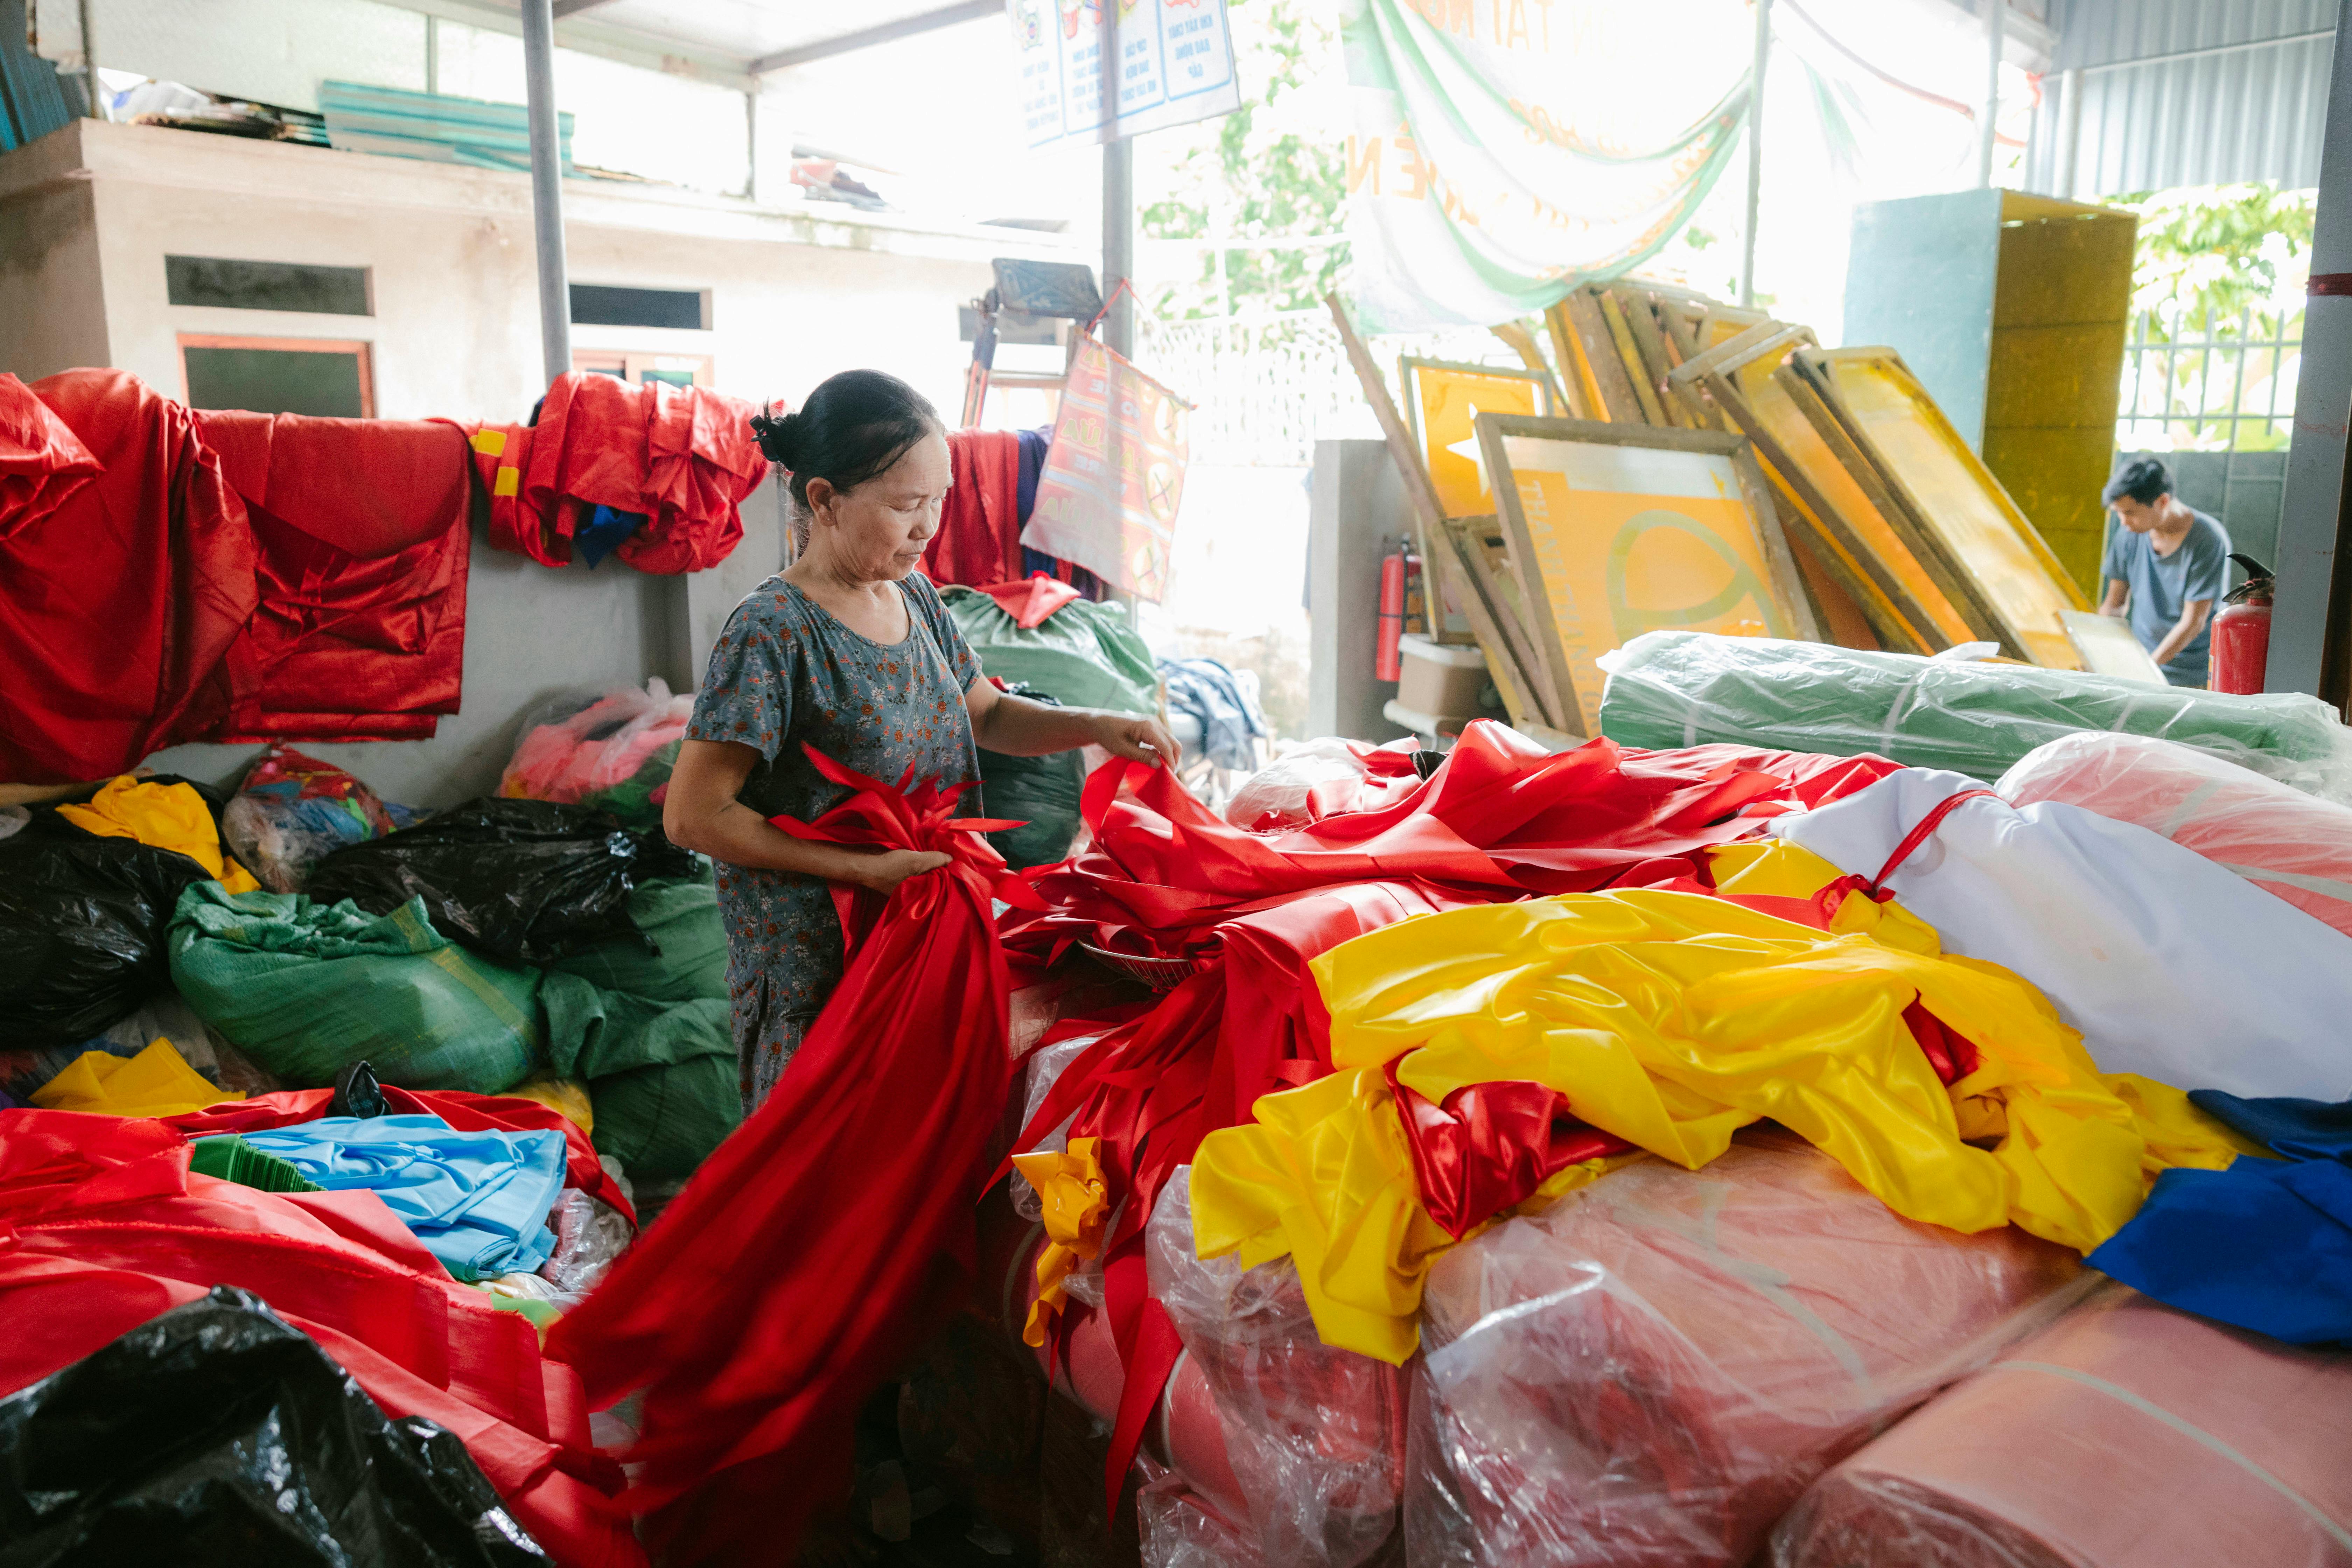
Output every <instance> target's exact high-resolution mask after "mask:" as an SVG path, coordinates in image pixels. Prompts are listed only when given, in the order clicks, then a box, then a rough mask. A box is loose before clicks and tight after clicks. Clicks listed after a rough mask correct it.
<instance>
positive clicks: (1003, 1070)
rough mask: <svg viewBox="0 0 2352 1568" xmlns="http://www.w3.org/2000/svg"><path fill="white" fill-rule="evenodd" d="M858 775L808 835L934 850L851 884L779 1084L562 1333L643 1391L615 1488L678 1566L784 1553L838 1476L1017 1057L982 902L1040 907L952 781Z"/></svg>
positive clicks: (970, 1212)
mask: <svg viewBox="0 0 2352 1568" xmlns="http://www.w3.org/2000/svg"><path fill="white" fill-rule="evenodd" d="M809 755H810V758H811V760H812V761H813V762H814V763H815V764H816V766H817V768H818V770H819V771H820V772H821V773H824V775H825V777H827V778H828V779H831V780H833V781H834V782H835V783H836V784H843V785H845V786H847V787H850V788H852V789H854V790H856V794H855V795H851V796H850V797H849V798H848V799H847V800H845V802H843V803H842V804H841V805H838V806H836V807H835V808H834V809H833V810H832V811H829V812H827V813H826V814H825V815H824V816H822V817H820V818H819V819H818V820H817V821H815V822H814V823H810V824H802V823H798V822H794V821H793V820H792V819H790V818H785V817H780V818H777V819H776V826H779V827H780V828H782V829H783V830H784V831H786V832H788V833H792V834H793V835H794V836H796V837H803V838H806V839H809V840H811V841H814V842H820V843H830V844H849V845H864V846H874V847H882V848H888V849H924V850H939V851H943V852H945V853H946V854H948V855H950V857H952V859H951V861H950V864H949V865H948V866H946V867H944V868H940V870H937V871H932V872H927V873H925V874H924V875H922V876H919V877H913V878H909V879H908V880H906V881H905V882H903V883H901V884H899V886H898V889H897V890H895V891H894V892H892V893H891V895H890V896H889V897H888V899H887V900H884V899H880V898H877V897H876V896H874V895H872V894H870V893H862V892H857V891H855V890H853V889H835V905H836V908H837V909H839V910H840V912H841V916H842V929H843V931H844V932H845V934H846V938H847V942H848V947H849V960H848V964H847V968H846V972H845V973H844V975H843V976H842V980H841V984H840V985H839V986H838V987H837V988H836V989H835V992H834V994H833V997H832V999H831V1000H830V1001H829V1002H828V1003H827V1004H826V1005H825V1008H824V1012H823V1014H822V1015H820V1016H819V1017H818V1019H817V1021H816V1023H815V1024H814V1026H813V1027H812V1028H811V1029H810V1031H809V1034H808V1037H807V1039H806V1040H805V1041H804V1042H803V1045H802V1047H801V1049H800V1053H799V1054H798V1055H797V1056H795V1057H794V1058H793V1061H792V1064H791V1065H790V1066H789V1067H788V1068H786V1069H785V1072H784V1075H783V1077H782V1080H781V1081H780V1082H779V1083H778V1084H777V1085H776V1088H775V1089H774V1091H773V1092H772V1093H771V1094H770V1095H769V1097H768V1099H767V1101H766V1102H765V1103H764V1104H763V1105H762V1106H761V1108H760V1109H759V1110H757V1111H756V1112H754V1113H753V1114H752V1116H751V1119H750V1120H749V1121H746V1122H745V1123H744V1124H743V1126H742V1127H741V1128H740V1130H739V1131H736V1133H735V1134H734V1135H733V1136H732V1137H730V1138H729V1139H728V1140H727V1142H725V1143H723V1144H721V1145H720V1146H719V1152H717V1153H716V1154H714V1155H712V1156H711V1158H710V1159H709V1161H708V1162H706V1163H704V1165H703V1166H702V1168H701V1169H700V1170H699V1171H698V1172H697V1173H695V1176H694V1179H693V1180H692V1181H691V1182H690V1183H688V1185H687V1188H686V1190H685V1191H684V1192H683V1193H681V1194H679V1195H678V1196H677V1199H676V1200H675V1201H674V1202H673V1203H672V1204H671V1205H670V1206H669V1208H668V1210H667V1211H666V1213H665V1215H664V1216H663V1218H662V1221H661V1223H660V1224H659V1225H656V1226H653V1227H651V1228H650V1229H649V1230H647V1231H646V1234H645V1236H644V1237H642V1238H641V1239H640V1240H639V1241H638V1243H637V1245H636V1246H635V1247H633V1248H632V1249H631V1250H630V1251H629V1252H628V1253H626V1254H625V1255H624V1257H623V1258H622V1259H621V1261H620V1262H619V1264H618V1265H616V1266H615V1267H614V1270H613V1272H612V1273H611V1274H610V1275H609V1276H607V1278H606V1279H605V1280H604V1283H603V1284H602V1285H600V1286H599V1287H598V1288H597V1289H595V1290H594V1291H593V1293H592V1294H591V1295H590V1296H589V1298H588V1300H586V1301H585V1302H583V1304H582V1305H581V1306H580V1307H579V1308H578V1309H576V1310H574V1311H572V1313H571V1314H569V1315H568V1316H567V1317H565V1319H564V1320H563V1321H562V1322H561V1323H559V1324H558V1325H556V1327H555V1328H554V1330H553V1331H551V1333H550V1335H549V1339H548V1351H549V1353H550V1354H551V1355H555V1356H559V1357H561V1358H562V1360H564V1361H565V1362H567V1363H570V1364H571V1365H572V1366H573V1367H575V1368H577V1369H578V1370H579V1372H580V1374H581V1376H582V1378H583V1381H584V1383H585V1385H586V1387H587V1390H588V1395H589V1399H590V1401H591V1405H592V1407H593V1408H599V1409H601V1408H603V1407H604V1405H607V1404H609V1403H611V1402H612V1401H613V1400H614V1399H617V1398H619V1397H620V1396H621V1395H623V1394H627V1393H628V1392H630V1391H631V1390H633V1389H636V1388H643V1389H645V1391H646V1396H645V1405H644V1416H645V1419H644V1425H643V1428H642V1431H643V1436H641V1437H640V1439H639V1441H638V1443H637V1445H636V1446H635V1447H634V1448H632V1449H631V1450H630V1453H629V1463H630V1466H631V1469H632V1471H633V1473H634V1474H635V1488H634V1489H633V1490H632V1491H631V1492H630V1494H629V1495H628V1497H627V1498H626V1499H625V1501H626V1502H627V1503H629V1505H630V1506H632V1507H635V1508H637V1509H639V1510H657V1511H656V1512H655V1513H654V1516H653V1517H652V1518H651V1519H650V1520H649V1521H648V1524H647V1528H648V1534H649V1536H650V1537H651V1538H652V1542H653V1544H654V1545H655V1547H656V1552H657V1553H658V1554H659V1555H660V1556H661V1557H662V1558H663V1560H664V1561H665V1562H669V1563H699V1562H728V1563H734V1562H787V1561H790V1560H791V1557H792V1552H793V1543H794V1542H796V1540H797V1539H798V1536H799V1534H800V1532H801V1531H802V1529H803V1526H804V1525H805V1523H806V1521H807V1520H808V1519H809V1517H810V1516H811V1513H812V1511H813V1510H814V1509H816V1508H818V1507H820V1506H822V1502H823V1500H824V1498H825V1497H826V1496H827V1495H828V1493H829V1492H831V1493H833V1494H835V1495H837V1494H839V1493H840V1492H841V1491H842V1490H843V1489H845V1487H846V1484H847V1481H848V1479H849V1478H848V1454H849V1445H850V1426H851V1422H852V1420H853V1418H854V1416H855V1415H856V1407H857V1405H858V1403H859V1402H860V1401H861V1400H862V1399H863V1398H864V1397H865V1395H866V1394H867V1393H869V1392H870V1391H871V1390H872V1389H873V1388H874V1387H876V1386H877V1384H879V1383H880V1382H881V1380H882V1379H883V1378H885V1377H886V1376H887V1375H888V1374H889V1373H891V1372H892V1371H893V1370H895V1367H896V1364H897V1363H898V1361H899V1359H900V1358H901V1357H903V1356H904V1355H905V1354H907V1353H908V1352H910V1351H911V1350H912V1348H913V1346H914V1345H915V1344H916V1343H917V1342H918V1341H919V1338H920V1336H921V1334H922V1333H923V1331H925V1329H926V1328H927V1327H928V1326H929V1324H930V1323H931V1322H933V1321H936V1320H937V1319H938V1317H939V1316H940V1314H941V1313H942V1312H943V1311H944V1310H946V1308H947V1306H948V1305H949V1304H950V1303H951V1301H952V1300H953V1297H954V1295H955V1293H956V1290H957V1289H960V1287H961V1284H962V1282H963V1281H965V1280H966V1279H969V1277H970V1275H971V1270H972V1268H973V1262H974V1257H975V1253H974V1248H975V1245H976V1242H975V1219H974V1210H975V1205H976V1202H977V1199H978V1197H979V1195H980V1193H981V1191H982V1177H983V1176H985V1175H986V1173H987V1164H986V1162H987V1156H988V1145H989V1141H990V1139H991V1137H992V1134H993V1133H994V1131H995V1130H996V1127H997V1124H998V1121H999V1120H1000V1118H1001V1117H1002V1115H1003V1106H1004V1100H1005V1094H1006V1090H1007V1088H1008V1085H1009V1081H1010V1075H1011V1058H1010V1053H1009V1052H1008V1050H1007V1048H1006V1045H1005V1026H1006V1016H1007V993H1008V985H1007V978H1006V972H1005V964H1004V960H1003V953H1002V952H1001V951H1000V949H999V948H998V945H997V941H996V935H995V924H994V920H993V916H992V904H991V900H992V898H1003V899H1007V900H1024V901H1029V902H1034V898H1033V897H1032V895H1030V894H1029V892H1028V890H1027V889H1026V886H1025V885H1024V883H1022V882H1021V881H1020V880H1019V879H1017V878H1014V877H1013V876H1012V875H1011V874H1010V873H1009V872H1008V871H1007V870H1006V868H1005V866H1004V863H1003V859H1002V858H999V857H998V856H997V854H996V853H995V851H994V850H993V849H992V848H990V847H989V846H988V843H987V840H986V839H985V838H984V837H982V834H984V833H987V832H990V831H993V830H995V829H997V828H1000V827H1003V826H1007V825H1006V824H1003V823H998V822H993V821H990V820H986V819H978V818H957V817H954V816H952V815H951V812H952V810H953V806H954V802H955V799H956V797H957V796H958V795H961V793H962V792H961V789H957V790H943V789H941V788H940V787H939V785H938V784H937V783H936V782H927V783H925V784H922V785H921V786H920V787H917V788H910V787H909V785H910V784H911V783H912V774H911V772H910V773H909V774H908V777H906V778H902V779H901V780H900V781H899V783H898V786H897V787H896V788H891V787H888V786H886V785H884V784H880V783H878V782H877V781H876V780H873V779H870V778H866V777H865V776H863V775H861V774H858V773H852V772H851V771H849V770H848V769H846V768H843V767H841V766H839V765H838V764H836V763H833V762H832V761H831V760H830V759H828V758H826V757H824V756H823V755H821V754H820V753H818V752H814V750H812V751H811V752H809Z"/></svg>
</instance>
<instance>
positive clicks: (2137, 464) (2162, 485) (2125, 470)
mask: <svg viewBox="0 0 2352 1568" xmlns="http://www.w3.org/2000/svg"><path fill="white" fill-rule="evenodd" d="M2171 493H2172V475H2171V474H2170V473H2169V472H2168V470H2167V469H2166V468H2165V466H2164V465H2163V464H2162V463H2159V462H2158V461H2157V460H2156V459H2155V458H2133V459H2132V460H2131V461H2130V462H2128V463H2126V464H2125V465H2124V466H2123V467H2122V468H2117V469H2116V477H2115V478H2114V479H2109V480H2108V481H2107V488H2106V489H2103V490H2101V491H2100V492H2099V501H2100V504H2102V505H2104V506H2113V505H2115V504H2116V502H2117V501H2119V500H2123V499H2124V497H2126V496H2129V497H2131V499H2132V500H2136V501H2137V502H2139V504H2140V505H2142V506H2154V505H2155V504H2156V503H2157V502H2158V501H2160V500H2163V499H2164V498H2165V497H2167V496H2168V495H2170V494H2171Z"/></svg>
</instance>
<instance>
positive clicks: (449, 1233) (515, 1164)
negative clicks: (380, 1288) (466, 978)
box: [243, 1115, 565, 1283]
mask: <svg viewBox="0 0 2352 1568" xmlns="http://www.w3.org/2000/svg"><path fill="white" fill-rule="evenodd" d="M243 1136H244V1138H245V1141H246V1142H247V1144H249V1145H251V1146H252V1147H253V1148H255V1149H258V1150H260V1151H262V1152H265V1153H270V1154H275V1155H277V1156H278V1158H279V1159H281V1160H284V1161H286V1162H287V1163H289V1164H291V1165H293V1166H294V1168H295V1169H297V1170H299V1171H300V1172H301V1173H302V1174H303V1175H305V1176H307V1177H309V1178H310V1180H311V1181H313V1182H316V1183H317V1184H319V1185H320V1186H321V1187H324V1188H326V1189H327V1190H328V1191H330V1192H341V1191H348V1190H350V1189H351V1188H353V1187H365V1188H367V1189H368V1190H370V1191H371V1192H373V1193H374V1194H376V1195H377V1196H379V1197H381V1198H382V1199H383V1201H384V1205H385V1206H386V1207H387V1208H389V1209H391V1210H392V1212H393V1213H394V1214H396V1215H399V1216H400V1218H401V1221H402V1223H403V1224H404V1225H406V1226H408V1228H409V1229H410V1230H412V1231H414V1232H415V1233H416V1239H417V1240H419V1241H421V1242H423V1243H424V1244H425V1247H427V1248H428V1249H429V1250H430V1251H431V1252H432V1253H433V1255H434V1256H435V1257H436V1258H439V1259H440V1260H441V1262H442V1265H443V1266H444V1267H445V1268H447V1269H448V1270H449V1272H450V1273H451V1274H452V1275H453V1276H455V1277H456V1278H457V1279H463V1280H466V1281H467V1282H468V1283H471V1282H472V1281H474V1280H477V1279H488V1278H490V1277H492V1276H494V1275H499V1274H515V1273H524V1274H527V1273H530V1272H532V1271H534V1270H536V1269H537V1268H539V1266H540V1265H541V1264H542V1263H544V1262H546V1261H547V1258H548V1254H549V1253H551V1252H552V1251H553V1250H554V1248H555V1237H554V1236H553V1235H552V1234H551V1233H550V1232H549V1230H548V1228H547V1211H548V1210H549V1209H550V1208H551V1207H553V1206H554V1204H555V1200H556V1198H557V1197H559V1196H560V1195H562V1191H563V1167H564V1160H565V1150H564V1144H563V1134H562V1133H561V1132H496V1131H484V1132H459V1131H454V1130H453V1129H452V1128H451V1127H450V1125H449V1124H448V1123H447V1122H446V1121H442V1120H441V1119H440V1118H439V1117H437V1116H422V1115H419V1116H374V1117H367V1118H364V1119H362V1118H359V1117H352V1116H331V1117H324V1118H321V1119H320V1120H319V1121H300V1122H296V1123H295V1124H293V1125H292V1126H289V1127H275V1128H271V1129H269V1130H268V1131H260V1132H247V1133H246V1134H244V1135H243Z"/></svg>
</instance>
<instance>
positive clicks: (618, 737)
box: [499, 677, 694, 826]
mask: <svg viewBox="0 0 2352 1568" xmlns="http://www.w3.org/2000/svg"><path fill="white" fill-rule="evenodd" d="M693 715H694V694H693V693H692V692H687V693H685V694H683V695H681V696H676V697H673V696H672V695H670V689H669V686H668V684H667V682H665V681H663V680H662V679H660V678H659V677H656V678H655V679H652V680H649V681H647V682H646V689H644V690H642V691H640V690H638V689H636V688H635V687H634V686H625V687H622V688H620V689H617V690H614V691H610V692H607V693H606V694H605V695H604V696H603V697H601V698H597V699H595V700H591V701H585V702H583V700H581V699H579V698H577V697H573V698H567V699H558V700H556V701H554V702H552V703H550V704H549V705H548V706H547V707H546V708H544V709H542V710H540V712H539V713H537V714H535V715H533V717H532V718H531V720H530V721H529V722H527V723H526V724H525V725H524V726H523V733H522V739H521V741H520V742H518V743H517V744H516V746H515V752H514V756H513V757H512V758H511V759H510V760H509V762H508V763H507V766H506V772H505V773H504V774H503V775H501V776H500V778H499V794H500V795H505V796H507V797H509V799H521V800H551V801H558V802H562V803H564V804H567V805H570V804H573V803H583V804H586V805H598V806H603V807H604V808H605V809H607V810H610V811H613V812H614V813H616V814H617V815H618V816H621V818H622V819H623V820H624V821H626V822H629V823H631V824H632V825H639V824H642V825H644V826H650V825H651V824H652V823H653V822H657V821H659V820H660V817H661V803H662V797H663V795H664V794H665V793H666V792H667V784H668V781H669V767H670V763H672V762H674V761H675V760H676V758H677V742H679V741H680V740H682V739H683V738H684V737H685V735H686V725H687V721H688V719H690V718H692V717H693Z"/></svg>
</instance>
